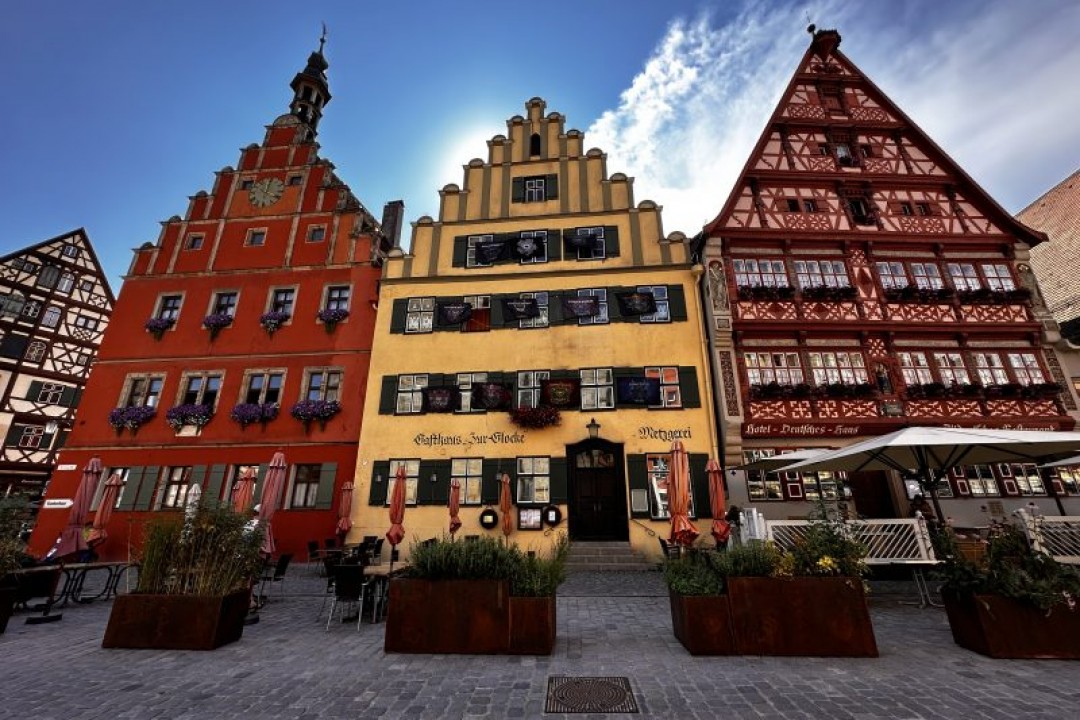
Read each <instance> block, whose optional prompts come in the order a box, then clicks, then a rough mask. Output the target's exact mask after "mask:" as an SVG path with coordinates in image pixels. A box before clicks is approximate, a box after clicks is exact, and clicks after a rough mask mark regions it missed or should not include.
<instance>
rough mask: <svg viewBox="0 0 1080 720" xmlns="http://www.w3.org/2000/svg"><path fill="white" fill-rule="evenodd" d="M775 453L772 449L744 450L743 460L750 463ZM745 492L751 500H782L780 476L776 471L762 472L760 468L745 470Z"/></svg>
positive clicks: (782, 492)
mask: <svg viewBox="0 0 1080 720" xmlns="http://www.w3.org/2000/svg"><path fill="white" fill-rule="evenodd" d="M775 454H776V451H775V450H772V449H760V450H744V451H743V462H744V463H751V462H754V461H755V460H760V459H761V458H767V457H772V456H774V455H775ZM746 492H747V494H748V495H749V496H750V499H751V500H783V499H784V491H783V487H782V486H781V484H780V476H779V475H778V474H776V473H764V472H762V471H760V470H747V471H746Z"/></svg>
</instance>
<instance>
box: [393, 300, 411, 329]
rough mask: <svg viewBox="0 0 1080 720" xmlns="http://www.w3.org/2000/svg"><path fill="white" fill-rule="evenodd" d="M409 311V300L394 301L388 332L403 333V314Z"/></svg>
mask: <svg viewBox="0 0 1080 720" xmlns="http://www.w3.org/2000/svg"><path fill="white" fill-rule="evenodd" d="M408 310H409V299H408V298H401V299H398V300H395V301H394V309H393V312H391V314H390V332H392V333H403V332H405V314H406V313H407V312H408Z"/></svg>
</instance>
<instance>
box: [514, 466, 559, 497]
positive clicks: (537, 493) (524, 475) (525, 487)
mask: <svg viewBox="0 0 1080 720" xmlns="http://www.w3.org/2000/svg"><path fill="white" fill-rule="evenodd" d="M550 468H551V458H546V457H519V458H518V459H517V501H518V503H549V502H551V469H550Z"/></svg>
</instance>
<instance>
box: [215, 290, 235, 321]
mask: <svg viewBox="0 0 1080 720" xmlns="http://www.w3.org/2000/svg"><path fill="white" fill-rule="evenodd" d="M237 299H238V296H237V293H235V292H219V293H214V305H213V309H212V312H213V313H214V314H215V315H228V316H229V317H236V301H237Z"/></svg>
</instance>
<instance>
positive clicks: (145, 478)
mask: <svg viewBox="0 0 1080 720" xmlns="http://www.w3.org/2000/svg"><path fill="white" fill-rule="evenodd" d="M160 472H161V466H159V465H149V466H147V467H146V468H144V469H143V475H142V482H141V483H140V484H139V494H138V496H137V497H136V498H135V505H134V506H133V507H132V508H131V509H132V510H149V509H150V507H151V505H152V504H153V502H154V491H155V490H157V484H158V475H159V474H160Z"/></svg>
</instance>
